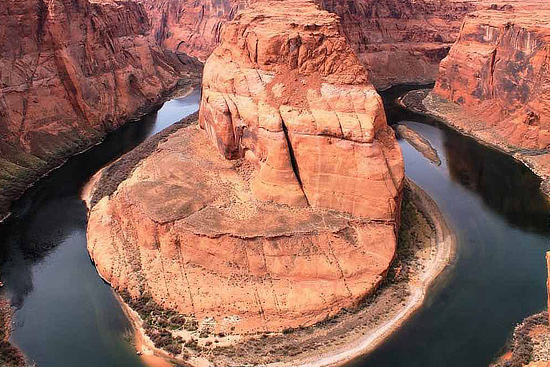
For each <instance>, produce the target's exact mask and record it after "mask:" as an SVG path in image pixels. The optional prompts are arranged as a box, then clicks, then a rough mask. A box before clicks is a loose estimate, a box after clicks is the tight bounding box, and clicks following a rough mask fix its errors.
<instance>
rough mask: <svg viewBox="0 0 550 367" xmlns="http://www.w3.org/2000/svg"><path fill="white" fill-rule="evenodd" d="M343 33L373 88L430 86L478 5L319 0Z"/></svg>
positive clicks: (436, 0)
mask: <svg viewBox="0 0 550 367" xmlns="http://www.w3.org/2000/svg"><path fill="white" fill-rule="evenodd" d="M318 2H319V3H320V4H321V6H322V7H323V8H324V9H326V10H328V11H330V12H333V13H335V14H337V15H339V16H340V17H341V19H342V20H341V22H342V27H343V31H344V33H345V35H346V37H347V39H348V41H349V43H350V44H351V45H352V47H353V48H354V49H355V51H356V53H357V56H358V57H359V59H360V60H361V61H362V63H363V64H364V65H365V66H366V67H367V68H368V69H369V70H370V75H371V81H372V83H373V84H374V85H375V86H376V87H377V88H387V87H389V86H392V85H396V84H403V83H414V84H417V83H431V82H433V81H434V80H435V79H436V77H437V73H438V67H439V62H440V61H441V59H443V57H445V56H446V55H447V52H448V50H449V48H450V46H451V45H452V44H453V42H454V41H455V40H456V37H457V35H458V31H459V29H460V25H461V23H462V20H463V18H464V16H465V15H466V13H468V12H471V11H473V10H475V8H476V4H474V3H473V2H468V1H449V0H351V1H344V0H318Z"/></svg>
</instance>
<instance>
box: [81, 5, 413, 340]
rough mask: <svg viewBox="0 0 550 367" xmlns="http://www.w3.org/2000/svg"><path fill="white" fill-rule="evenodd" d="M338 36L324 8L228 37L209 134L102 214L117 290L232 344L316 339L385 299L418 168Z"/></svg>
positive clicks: (182, 136) (189, 132) (102, 256)
mask: <svg viewBox="0 0 550 367" xmlns="http://www.w3.org/2000/svg"><path fill="white" fill-rule="evenodd" d="M339 29H340V27H339V23H338V18H337V17H336V16H334V15H331V14H329V13H327V12H325V11H322V10H320V9H319V8H318V7H317V6H316V5H315V4H314V3H313V2H312V1H309V0H291V1H264V2H258V3H256V4H253V5H252V6H250V7H249V8H247V9H245V10H244V11H242V12H241V13H240V14H238V15H236V17H235V19H234V20H233V21H232V22H230V23H228V24H227V26H226V28H225V30H224V32H223V36H222V39H223V42H222V44H221V45H220V46H219V47H218V48H217V49H216V50H215V51H214V53H213V54H212V55H211V56H210V58H209V59H208V61H207V63H206V66H205V70H204V81H203V96H202V102H201V110H200V126H201V127H202V129H200V128H199V127H198V126H196V125H192V126H189V127H185V128H180V129H179V130H177V131H176V132H174V133H173V134H172V135H170V136H169V137H167V138H166V140H165V141H162V142H160V143H159V144H158V146H157V147H156V150H155V151H154V152H153V153H152V154H151V155H150V156H149V157H148V158H146V159H144V160H142V161H141V162H140V163H139V164H137V165H135V168H134V169H133V171H132V172H131V173H129V174H128V177H127V178H126V179H125V180H124V181H122V182H121V183H120V184H119V185H118V186H117V188H116V190H114V191H113V192H112V193H110V195H109V196H104V197H102V198H101V197H98V198H97V199H94V201H93V202H94V203H95V205H94V206H93V207H92V208H91V211H90V216H89V224H88V249H89V252H90V255H91V257H92V259H93V260H94V262H95V263H96V265H97V268H98V270H99V272H100V274H101V275H102V276H103V277H104V278H105V279H106V280H107V281H108V282H109V283H110V284H111V285H113V287H115V288H116V289H117V290H119V291H122V292H125V293H126V292H127V293H128V294H129V296H130V297H132V298H134V300H139V298H140V297H145V296H146V297H152V299H153V300H154V301H155V302H156V304H158V305H160V306H161V307H163V308H165V309H172V310H176V311H177V312H179V313H181V314H183V315H186V316H190V317H194V318H196V320H197V321H198V322H199V328H201V330H203V329H205V330H210V331H212V332H216V333H219V332H223V333H225V334H227V333H229V334H234V333H237V334H250V333H258V332H270V331H279V332H280V331H283V330H285V329H288V328H297V327H300V326H307V325H312V324H315V323H316V322H319V321H321V320H324V319H326V318H328V317H330V316H333V315H335V314H336V313H338V312H339V311H341V310H342V309H343V308H347V307H353V306H356V305H357V304H358V303H359V302H360V301H361V300H362V299H363V298H364V297H365V296H367V295H369V294H371V293H372V292H373V291H374V290H375V289H376V288H377V286H378V285H379V283H380V282H381V281H382V279H383V277H384V275H385V274H386V272H387V269H388V267H389V266H390V263H391V261H392V259H393V258H394V254H395V246H396V232H397V226H398V213H399V208H400V201H401V191H402V184H403V162H402V158H401V153H400V149H399V146H398V144H397V142H396V140H395V137H394V135H393V133H392V131H391V129H390V128H389V127H388V126H387V125H386V120H385V115H384V110H383V107H382V103H381V100H380V97H379V96H378V94H377V93H376V92H375V90H374V88H373V87H372V85H371V84H370V83H369V82H368V77H367V74H366V72H365V70H364V68H363V67H362V66H361V64H360V63H359V61H358V59H357V57H356V56H355V55H354V53H353V51H352V49H351V47H350V46H349V45H348V44H347V43H346V40H345V38H344V37H343V36H342V35H341V34H340V32H339ZM99 181H100V182H101V180H99ZM94 196H95V195H94Z"/></svg>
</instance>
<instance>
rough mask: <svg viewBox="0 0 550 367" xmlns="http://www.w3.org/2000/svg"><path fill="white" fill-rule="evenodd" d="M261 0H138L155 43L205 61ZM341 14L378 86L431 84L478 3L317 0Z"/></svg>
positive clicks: (344, 27) (347, 33)
mask: <svg viewBox="0 0 550 367" xmlns="http://www.w3.org/2000/svg"><path fill="white" fill-rule="evenodd" d="M255 1H257V0H223V1H217V0H216V1H214V0H202V1H191V0H140V2H142V3H144V4H145V7H146V10H147V12H148V13H149V14H150V16H151V18H152V19H153V23H154V28H155V35H156V37H157V40H158V41H159V42H161V43H162V44H163V45H164V46H165V47H166V48H168V49H170V50H173V51H175V52H186V53H188V54H191V55H194V56H197V57H198V58H200V59H202V60H206V58H207V57H208V56H209V55H210V53H211V52H212V51H213V50H214V48H215V47H216V46H217V45H218V44H219V43H220V41H221V32H222V28H223V25H224V24H225V23H226V22H228V21H231V20H233V18H234V17H235V15H236V14H237V12H238V10H239V9H244V8H246V7H248V6H249V5H250V4H252V3H254V2H255ZM316 3H318V4H319V5H320V6H321V8H323V9H325V10H327V11H329V12H332V13H334V14H336V15H338V16H339V17H340V19H341V25H342V30H343V32H344V35H345V36H346V37H347V39H348V42H349V43H350V45H351V46H352V48H353V49H354V50H355V51H356V53H357V55H358V56H359V59H360V60H361V62H362V63H363V65H364V66H366V67H368V68H369V69H370V70H371V75H372V80H371V82H372V83H373V84H374V85H375V86H376V87H377V88H386V87H388V86H391V85H394V84H399V83H428V82H433V81H434V80H435V78H436V76H437V70H438V65H439V62H440V61H441V59H442V58H443V57H445V55H446V54H447V52H448V50H449V47H450V46H451V44H452V43H453V42H454V41H455V39H456V36H457V34H458V31H459V29H460V24H461V22H462V19H463V18H464V15H465V14H466V13H467V12H469V11H473V10H474V9H475V7H476V5H475V4H474V3H473V2H469V1H449V0H416V1H411V0H406V1H403V0H352V1H347V0H346V1H344V0H316Z"/></svg>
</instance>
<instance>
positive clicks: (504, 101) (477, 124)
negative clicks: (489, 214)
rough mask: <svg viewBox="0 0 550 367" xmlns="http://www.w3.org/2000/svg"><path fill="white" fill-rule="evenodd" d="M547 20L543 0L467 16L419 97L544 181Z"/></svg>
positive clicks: (549, 140) (549, 168) (549, 144)
mask: <svg viewBox="0 0 550 367" xmlns="http://www.w3.org/2000/svg"><path fill="white" fill-rule="evenodd" d="M549 21H550V6H549V5H548V3H547V2H527V3H522V4H519V3H514V5H513V6H507V7H498V6H495V7H494V9H489V10H483V11H478V12H474V13H472V14H470V15H468V16H467V17H466V19H465V21H464V25H463V27H462V30H461V33H460V36H459V38H458V40H457V42H456V43H455V44H454V45H453V47H452V49H451V51H450V53H449V55H448V56H447V57H446V58H445V59H444V60H443V61H442V63H441V68H440V74H439V77H438V80H437V83H436V85H435V88H434V90H433V93H432V94H431V95H429V96H428V98H426V99H425V100H424V105H425V106H426V107H427V108H428V110H429V111H430V112H432V113H435V114H436V115H439V116H440V117H442V118H444V119H446V120H447V121H448V122H450V123H451V124H452V125H454V126H455V127H457V128H458V129H459V130H462V131H464V132H466V133H467V134H470V135H473V136H475V137H476V138H478V139H480V140H482V141H485V142H487V143H489V144H491V145H493V146H495V147H497V148H499V149H501V150H503V151H505V152H508V153H510V154H513V155H514V156H516V158H518V159H520V160H522V161H523V162H525V163H526V164H527V165H528V166H530V167H531V168H532V169H533V170H534V171H535V173H537V174H538V175H539V176H541V177H543V178H548V177H550V155H549V154H548V153H550V102H549V101H550V89H549V87H548V86H549V85H550V83H549V78H550V70H549V67H548V63H547V58H548V52H549V51H548V50H549V40H550V27H549V24H550V23H549ZM546 189H548V187H547V188H546Z"/></svg>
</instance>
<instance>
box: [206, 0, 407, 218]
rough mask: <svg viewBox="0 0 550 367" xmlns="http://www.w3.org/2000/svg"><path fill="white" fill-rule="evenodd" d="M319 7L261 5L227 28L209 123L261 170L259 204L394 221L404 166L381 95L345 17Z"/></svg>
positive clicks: (224, 148) (212, 62) (214, 65)
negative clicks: (341, 22) (344, 28)
mask: <svg viewBox="0 0 550 367" xmlns="http://www.w3.org/2000/svg"><path fill="white" fill-rule="evenodd" d="M265 7H271V8H272V10H270V11H269V12H266V11H265ZM311 8H314V6H313V4H311V3H309V2H307V1H287V2H285V4H284V5H283V4H280V3H278V2H273V3H269V2H259V3H257V4H254V5H252V6H251V7H250V8H248V9H247V11H246V12H245V13H242V14H241V15H240V16H239V17H238V18H237V19H236V20H235V21H233V22H231V23H228V24H227V26H226V29H225V32H224V34H223V41H222V44H221V45H220V47H218V48H217V49H216V50H215V51H214V53H213V54H212V55H211V56H210V58H209V59H208V61H207V62H206V64H205V69H204V78H203V96H202V101H201V109H200V123H201V126H202V127H203V128H204V129H205V130H206V131H207V132H208V134H209V136H210V138H211V140H212V141H213V143H214V144H216V145H217V147H218V149H219V151H220V152H221V153H222V154H223V155H224V156H225V157H226V158H228V159H234V158H243V157H245V158H246V159H247V160H249V161H250V162H252V163H253V164H254V165H256V166H257V167H258V170H259V171H258V174H257V175H256V176H255V177H254V178H253V179H252V181H251V186H252V191H253V192H254V193H255V195H256V196H257V197H258V198H261V199H265V200H273V201H276V202H279V203H284V204H289V205H296V206H304V205H311V206H314V207H324V208H328V209H336V210H340V211H345V212H348V213H351V214H353V215H358V216H365V217H369V218H370V219H377V220H392V219H393V218H394V216H395V213H396V211H397V210H396V208H397V205H398V200H399V193H400V190H401V184H402V179H403V162H402V158H401V153H400V150H399V147H398V145H397V142H396V140H395V138H394V136H393V132H392V130H391V129H390V128H389V127H388V126H387V124H386V118H385V114H384V109H383V106H382V101H381V98H380V96H378V94H377V93H376V91H375V90H374V88H373V87H372V85H371V84H370V83H368V80H367V74H366V72H365V70H364V68H363V67H362V66H361V64H360V62H359V60H358V59H357V57H356V56H355V54H354V53H353V50H352V49H351V47H350V46H349V45H348V44H347V43H346V40H345V38H344V37H342V35H341V34H340V33H339V29H338V21H337V17H336V16H334V15H332V14H329V13H327V12H322V11H319V10H317V11H316V12H313V13H312V12H311V11H310V9H311Z"/></svg>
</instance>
